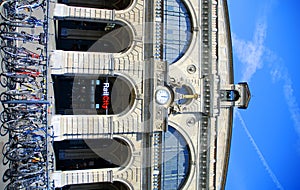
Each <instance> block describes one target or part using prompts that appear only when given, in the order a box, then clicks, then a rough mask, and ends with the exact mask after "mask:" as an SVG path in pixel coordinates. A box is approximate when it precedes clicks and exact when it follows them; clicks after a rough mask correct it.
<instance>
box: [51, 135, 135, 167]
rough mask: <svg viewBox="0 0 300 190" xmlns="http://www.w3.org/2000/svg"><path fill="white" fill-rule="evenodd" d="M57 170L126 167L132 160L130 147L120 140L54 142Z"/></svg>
mask: <svg viewBox="0 0 300 190" xmlns="http://www.w3.org/2000/svg"><path fill="white" fill-rule="evenodd" d="M53 147H54V152H55V159H56V170H62V171H66V170H80V169H81V170H82V169H102V168H116V167H125V166H126V165H127V164H128V163H129V161H130V159H131V150H130V147H129V145H128V144H127V143H126V142H125V141H123V140H121V139H118V138H114V139H76V140H63V141H54V143H53Z"/></svg>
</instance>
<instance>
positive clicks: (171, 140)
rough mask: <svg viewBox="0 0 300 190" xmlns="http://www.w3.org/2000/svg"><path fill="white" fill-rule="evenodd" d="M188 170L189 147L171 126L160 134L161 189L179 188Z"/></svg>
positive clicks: (186, 176)
mask: <svg viewBox="0 0 300 190" xmlns="http://www.w3.org/2000/svg"><path fill="white" fill-rule="evenodd" d="M189 171H190V149H189V147H188V144H187V142H186V140H185V139H184V137H183V136H182V135H181V134H180V133H179V132H178V131H177V130H176V129H175V128H173V127H172V126H168V131H167V132H165V133H163V136H162V174H161V189H180V188H181V187H182V186H183V185H184V183H185V181H186V179H187V178H188V175H189Z"/></svg>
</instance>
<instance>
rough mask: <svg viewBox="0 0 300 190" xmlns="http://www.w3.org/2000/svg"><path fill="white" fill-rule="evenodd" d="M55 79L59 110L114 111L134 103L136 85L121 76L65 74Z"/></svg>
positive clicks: (64, 112)
mask: <svg viewBox="0 0 300 190" xmlns="http://www.w3.org/2000/svg"><path fill="white" fill-rule="evenodd" d="M52 79H53V83H54V84H53V85H54V96H55V112H56V114H62V115H114V114H120V113H124V112H127V111H129V110H130V109H131V108H132V106H133V104H134V100H135V93H134V88H133V86H132V85H131V84H130V83H129V82H128V81H127V80H126V79H125V78H123V77H121V76H107V75H74V74H69V75H67V74H65V75H52Z"/></svg>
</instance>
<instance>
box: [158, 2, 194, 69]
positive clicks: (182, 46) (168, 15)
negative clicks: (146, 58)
mask: <svg viewBox="0 0 300 190" xmlns="http://www.w3.org/2000/svg"><path fill="white" fill-rule="evenodd" d="M163 19H164V48H163V60H164V61H167V62H168V63H169V64H172V63H174V62H176V61H177V60H179V59H180V58H181V57H182V56H183V55H184V53H185V52H186V51H187V49H188V47H189V45H190V43H191V36H192V21H191V17H190V13H189V11H188V10H187V8H186V6H185V4H184V3H183V2H182V0H164V14H163Z"/></svg>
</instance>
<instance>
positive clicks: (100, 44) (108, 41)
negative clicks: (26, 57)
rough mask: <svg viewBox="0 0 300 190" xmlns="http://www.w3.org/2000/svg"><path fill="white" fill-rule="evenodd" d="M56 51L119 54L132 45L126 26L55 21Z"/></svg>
mask: <svg viewBox="0 0 300 190" xmlns="http://www.w3.org/2000/svg"><path fill="white" fill-rule="evenodd" d="M55 27H56V49H58V50H64V51H89V52H106V53H120V52H125V51H126V50H127V49H128V48H129V47H130V46H131V43H132V33H131V30H130V29H129V27H128V26H126V25H125V24H120V23H107V22H106V23H105V22H90V21H82V20H56V24H55Z"/></svg>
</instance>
